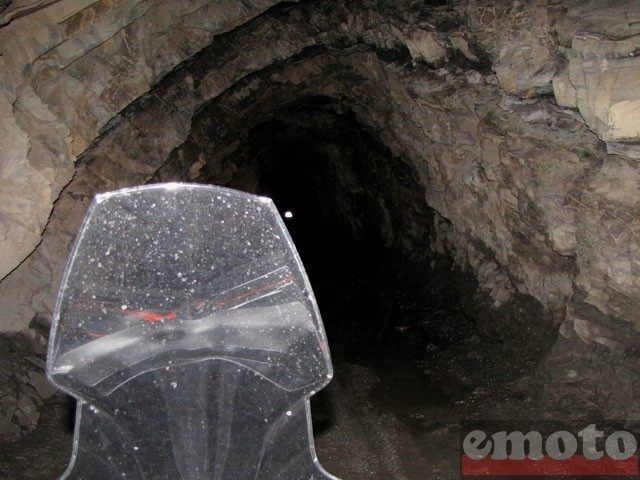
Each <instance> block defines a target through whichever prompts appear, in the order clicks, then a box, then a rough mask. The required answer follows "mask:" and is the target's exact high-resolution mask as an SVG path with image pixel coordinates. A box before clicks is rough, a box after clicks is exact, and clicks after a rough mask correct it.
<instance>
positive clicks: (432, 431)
mask: <svg viewBox="0 0 640 480" xmlns="http://www.w3.org/2000/svg"><path fill="white" fill-rule="evenodd" d="M238 136H240V137H241V138H243V141H242V142H241V143H240V145H239V146H238V147H237V148H236V149H235V150H234V151H233V153H232V154H230V155H229V156H228V157H226V158H224V159H223V160H218V161H219V162H221V163H225V164H227V165H228V164H232V165H234V167H233V168H232V170H233V171H234V172H236V173H235V177H234V178H232V179H231V180H230V181H229V184H228V185H229V186H232V187H233V186H238V185H239V186H243V184H244V185H246V182H247V180H246V179H248V178H251V179H253V182H252V183H251V185H253V188H252V190H253V192H254V193H259V194H263V195H267V196H269V197H271V198H273V200H274V202H275V204H276V206H277V207H278V209H279V211H280V212H281V214H282V215H283V217H284V219H285V223H286V225H287V227H288V229H289V231H290V233H291V235H292V238H293V240H294V242H295V244H296V247H297V249H298V250H299V252H300V255H301V257H302V261H303V263H304V265H305V268H306V269H307V273H308V275H309V277H310V280H311V284H312V287H313V289H314V292H315V294H316V297H317V299H318V303H319V307H320V311H321V314H322V316H323V320H324V323H325V327H326V330H327V334H328V337H329V342H330V347H331V351H332V357H333V360H334V365H335V372H336V374H335V378H334V381H333V382H332V383H331V384H330V385H329V387H327V388H326V389H325V390H323V391H321V392H319V393H318V394H317V395H316V396H315V397H313V398H312V410H313V419H314V430H315V434H316V446H317V448H318V455H319V458H320V460H321V462H322V463H323V465H324V466H325V467H326V468H327V469H328V471H330V472H332V473H334V474H336V475H338V476H339V477H341V478H345V479H348V478H353V479H356V478H358V479H359V478H372V479H373V478H389V479H391V478H394V479H396V478H426V477H428V478H451V475H452V472H454V471H455V470H456V468H457V463H456V462H457V456H456V455H455V454H454V455H446V454H444V455H443V452H450V453H452V452H456V451H457V450H456V449H457V448H458V443H457V442H458V438H457V431H458V429H459V428H460V425H459V423H460V421H461V419H462V418H466V417H467V416H469V415H473V414H480V412H482V411H485V409H486V408H489V405H490V404H492V403H493V402H494V401H495V400H496V395H495V392H494V391H493V389H494V388H497V387H498V386H499V385H505V384H506V383H508V382H510V381H512V380H514V379H515V378H517V377H518V376H519V375H521V374H522V371H523V370H522V369H523V368H524V364H523V362H522V361H521V359H515V358H514V359H512V361H511V362H510V363H501V362H500V358H501V357H502V356H503V355H505V353H504V345H503V344H502V343H501V342H500V341H499V340H495V339H491V338H487V337H482V333H481V332H479V331H478V325H477V320H476V319H475V318H474V316H473V313H471V312H470V311H469V310H468V308H469V306H470V304H471V302H470V301H468V300H469V298H467V299H466V300H465V298H464V296H465V295H467V297H471V296H473V294H474V288H475V287H476V286H475V284H474V281H473V279H472V278H469V276H468V275H464V274H463V273H462V272H459V271H456V270H455V269H453V268H452V266H453V260H452V259H451V258H449V257H447V256H446V255H440V256H437V255H430V254H428V253H427V252H429V251H431V249H430V248H429V242H430V241H432V240H433V238H434V236H435V232H434V231H432V230H430V229H431V228H433V227H432V226H433V225H434V219H435V217H436V215H437V214H436V213H435V212H434V211H433V210H432V209H431V208H430V207H429V206H428V205H427V204H426V202H425V200H424V187H423V186H422V185H421V184H420V182H419V180H418V175H417V173H416V172H415V170H414V169H413V167H412V166H411V165H410V164H409V163H408V162H407V161H405V160H403V159H402V158H398V157H396V156H394V155H393V154H392V153H391V152H390V151H389V149H388V148H386V147H385V145H384V144H383V143H382V142H381V141H380V139H379V138H378V137H377V136H376V135H375V134H374V133H372V132H370V131H369V130H368V129H367V128H366V127H365V126H364V125H363V124H362V123H361V122H359V120H358V118H357V116H356V115H355V114H354V112H352V111H351V110H350V109H348V108H347V107H345V106H344V105H341V104H340V103H337V102H335V101H333V100H331V99H328V98H323V97H311V98H305V99H303V100H300V101H298V102H296V103H295V104H293V105H288V106H286V107H284V108H280V109H278V110H276V111H273V112H270V113H269V115H268V116H267V117H266V118H265V119H264V120H263V121H261V122H258V123H256V124H255V125H254V126H253V127H252V128H251V129H250V130H249V131H248V132H247V133H246V134H240V135H238ZM200 141H201V142H202V141H203V140H200ZM214 170H215V169H214ZM245 188H246V187H245ZM479 366H480V368H479ZM500 400H501V401H504V398H501V399H500ZM354 449H355V453H354ZM438 472H443V473H442V475H443V476H442V477H439V476H438Z"/></svg>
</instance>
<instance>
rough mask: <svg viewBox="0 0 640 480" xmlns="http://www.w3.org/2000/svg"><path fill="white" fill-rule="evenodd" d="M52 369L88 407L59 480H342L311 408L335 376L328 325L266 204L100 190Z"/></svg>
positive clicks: (68, 288)
mask: <svg viewBox="0 0 640 480" xmlns="http://www.w3.org/2000/svg"><path fill="white" fill-rule="evenodd" d="M47 373H48V376H49V378H50V379H51V380H52V381H53V382H54V383H55V384H57V385H58V386H59V387H60V388H61V389H63V390H65V391H66V392H68V393H70V394H71V395H73V396H75V397H76V398H78V399H79V400H80V401H79V407H78V412H77V420H76V433H75V438H74V454H73V459H72V462H71V465H70V467H69V469H68V470H67V473H66V474H65V478H105V479H106V478H109V479H112V478H121V477H123V476H124V477H126V478H141V479H147V478H148V479H161V478H167V479H169V478H171V479H176V478H183V479H201V478H202V479H205V478H207V479H212V478H214V479H227V478H228V479H243V478H261V479H262V478H283V479H285V478H286V479H295V478H305V479H306V478H334V477H331V476H330V475H329V474H327V473H326V472H324V471H323V470H322V469H321V468H320V466H319V465H318V462H317V459H316V458H315V453H314V451H313V440H312V435H311V431H310V416H309V406H308V399H309V397H310V396H311V395H312V394H313V393H314V392H316V391H317V390H319V389H321V388H323V387H324V386H325V385H326V384H327V383H328V382H329V380H330V379H331V376H332V366H331V361H330V356H329V351H328V348H327V342H326V337H325V333H324V328H323V325H322V321H321V319H320V315H319V313H318V309H317V305H316V302H315V298H314V296H313V293H312V291H311V288H310V286H309V282H308V280H307V277H306V274H305V273H304V269H303V267H302V264H301V262H300V259H299V257H298V255H297V253H296V251H295V248H294V247H293V243H292V242H291V239H290V237H289V235H288V233H287V231H286V228H285V227H284V224H283V222H282V220H281V218H280V216H279V214H278V212H277V210H276V208H275V206H274V205H273V203H272V202H271V200H269V199H267V198H263V197H258V196H254V195H250V194H245V193H241V192H237V191H233V190H229V189H224V188H220V187H213V186H198V185H186V184H163V185H156V186H148V187H138V188H132V189H125V190H120V191H117V192H113V193H106V194H102V195H98V196H97V197H96V198H95V200H94V202H93V203H92V205H91V207H90V208H89V211H88V213H87V216H86V219H85V222H84V224H83V226H82V228H81V230H80V233H79V235H78V238H77V240H76V243H75V246H74V248H73V251H72V253H71V257H70V260H69V263H68V266H67V271H66V273H65V277H64V279H63V283H62V286H61V288H60V293H59V297H58V303H57V306H56V309H55V312H54V321H53V325H52V335H51V339H50V346H49V355H48V362H47Z"/></svg>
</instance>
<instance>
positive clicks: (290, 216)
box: [284, 210, 293, 219]
mask: <svg viewBox="0 0 640 480" xmlns="http://www.w3.org/2000/svg"><path fill="white" fill-rule="evenodd" d="M284 218H286V219H291V218H293V212H292V211H291V210H287V211H286V212H284Z"/></svg>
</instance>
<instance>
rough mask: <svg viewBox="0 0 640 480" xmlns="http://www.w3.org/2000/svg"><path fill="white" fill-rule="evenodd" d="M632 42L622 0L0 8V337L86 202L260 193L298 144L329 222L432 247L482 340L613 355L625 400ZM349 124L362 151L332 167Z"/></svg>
mask: <svg viewBox="0 0 640 480" xmlns="http://www.w3.org/2000/svg"><path fill="white" fill-rule="evenodd" d="M638 52H640V6H639V5H638V4H637V2H634V1H633V0H626V1H623V0H616V1H609V2H582V1H577V0H576V1H566V2H560V1H551V0H549V1H534V2H511V1H488V0H452V1H448V2H445V1H413V0H403V1H385V0H378V1H375V0H367V1H360V2H348V3H347V4H344V3H343V2H338V1H315V2H312V1H302V2H282V3H279V2H277V1H275V0H247V1H242V2H239V1H236V0H227V1H224V0H223V1H215V2H214V1H207V0H193V1H189V2H186V1H184V2H183V1H180V2H176V1H173V0H154V1H136V0H102V1H95V0H59V1H13V2H6V1H5V2H0V63H1V64H2V68H1V69H0V131H1V132H2V137H1V138H2V160H1V164H0V241H1V242H2V246H1V248H2V252H3V253H2V256H1V258H0V277H2V281H1V283H0V308H1V309H2V311H3V313H4V315H3V317H2V320H1V321H0V330H1V331H4V332H18V331H26V330H28V328H29V325H30V324H31V322H32V321H33V320H34V318H35V319H45V321H46V319H48V318H50V315H51V311H52V309H53V305H54V302H55V298H56V292H57V287H58V285H59V281H60V278H61V275H62V272H63V269H64V265H65V261H66V257H67V254H68V251H69V248H70V245H71V243H72V241H73V238H74V236H75V233H76V232H77V230H78V228H79V225H80V222H81V220H82V217H83V215H84V213H85V211H86V208H87V206H88V204H89V202H90V200H91V198H92V196H93V195H94V194H95V193H97V192H100V191H105V190H111V189H115V188H118V187H124V186H130V185H138V184H144V183H148V182H154V181H166V180H180V181H198V182H211V183H217V184H222V185H227V186H231V187H235V188H241V189H245V190H249V191H257V192H265V193H271V194H273V195H277V192H275V193H274V192H268V191H266V190H268V189H267V188H266V187H265V186H264V185H263V184H262V183H264V182H263V180H261V176H260V175H261V172H262V173H264V172H268V171H269V168H272V169H276V170H277V169H278V168H281V170H280V171H282V167H278V166H277V165H276V166H273V165H271V166H270V165H269V163H268V162H269V161H272V160H273V158H276V157H278V156H283V157H286V158H287V159H288V160H286V161H288V162H290V163H289V164H287V165H288V168H289V169H291V168H293V169H294V170H295V166H294V164H293V163H291V162H292V160H291V158H293V157H294V156H295V152H296V151H297V152H300V151H301V150H303V149H304V148H305V146H306V147H307V148H308V151H305V155H307V154H308V155H310V156H313V155H315V157H314V158H319V159H323V158H325V159H326V158H328V159H333V160H332V161H328V163H327V165H325V166H324V167H322V168H325V169H326V174H323V175H324V177H323V179H324V184H323V187H322V188H324V190H323V191H324V192H325V193H324V195H325V196H332V198H336V199H337V200H335V203H334V204H332V205H336V206H337V208H338V213H337V215H338V216H340V215H341V218H342V223H343V224H344V226H345V228H346V229H351V230H352V232H356V233H357V232H362V231H364V230H366V228H367V226H366V225H364V224H363V223H362V222H360V223H358V221H356V220H354V218H358V215H355V214H354V212H356V210H357V209H358V208H360V209H361V210H362V209H364V211H366V212H368V214H369V215H370V216H372V218H374V221H373V225H374V228H375V229H377V230H378V231H379V232H378V233H379V237H380V242H381V243H382V244H384V245H386V246H387V247H393V248H396V249H399V250H400V251H402V252H403V255H404V256H405V257H408V258H413V259H419V260H420V261H423V262H426V263H425V264H429V262H430V261H432V260H433V259H434V258H436V257H437V256H439V255H441V256H446V257H449V258H451V259H452V262H453V264H454V265H455V268H457V269H458V270H460V271H465V272H468V273H470V274H471V275H472V276H473V277H474V278H475V281H476V282H477V287H478V292H479V295H480V296H482V298H484V299H485V300H486V302H485V303H486V304H487V305H488V307H487V308H489V311H492V312H503V313H504V312H511V313H510V314H509V315H506V316H505V315H502V316H501V317H500V318H501V320H500V322H503V323H498V326H499V328H498V327H494V328H495V329H496V331H500V329H501V328H503V327H505V325H507V326H508V325H515V326H517V328H515V329H513V328H512V330H510V333H512V332H514V331H515V332H519V333H518V334H517V335H515V336H514V338H518V339H524V338H529V337H531V336H535V334H536V332H540V331H542V332H544V335H542V336H544V337H545V338H547V337H552V338H556V336H557V340H556V343H555V345H556V347H557V348H555V349H552V350H551V353H550V354H549V356H548V357H547V362H548V365H549V366H550V368H548V369H547V371H548V372H549V373H548V375H551V376H554V377H555V378H556V379H558V380H561V381H565V382H574V383H575V382H577V381H578V380H579V379H581V378H582V377H581V375H582V376H583V377H584V378H587V379H590V378H591V377H592V373H590V372H586V371H583V370H581V369H580V368H578V367H577V366H576V365H578V364H579V363H584V364H587V363H588V361H591V360H593V362H596V361H601V360H602V358H603V355H605V356H611V358H612V359H614V360H615V361H619V363H620V364H624V365H626V366H625V367H624V368H626V369H628V370H623V371H622V373H620V372H619V371H617V370H616V372H618V373H616V374H615V375H613V376H612V377H615V378H616V379H617V380H619V381H620V382H621V383H620V384H621V385H623V386H624V388H623V389H622V390H620V391H621V392H623V393H621V395H626V396H627V397H628V399H631V398H632V397H633V394H634V390H633V388H636V387H634V385H633V381H627V380H624V379H623V377H624V378H626V376H627V375H630V376H631V373H630V372H632V371H633V368H634V367H633V365H634V363H633V362H632V361H631V360H629V359H630V358H635V352H636V351H637V348H638V346H639V345H640V319H638V317H637V311H638V309H639V307H640V260H639V257H638V251H639V249H640V243H639V240H638V232H639V231H640V221H639V220H638V215H637V211H638V200H639V199H640V195H639V185H640V167H639V165H638V159H640V148H639V145H640V143H639V142H640V83H639V82H638V80H637V79H638V75H639V73H640V58H639V57H638ZM347 133H348V135H347ZM353 139H360V140H359V141H361V142H362V144H363V145H367V147H366V149H364V150H362V151H366V152H368V153H367V155H370V157H371V162H370V164H368V163H361V164H352V165H351V164H347V163H346V162H344V161H339V159H341V158H342V159H344V158H347V157H349V151H351V150H353V149H356V148H358V147H357V145H358V142H355V144H354V143H353ZM311 145H315V146H314V147H313V148H315V152H316V153H313V152H312V153H311V154H309V151H311V150H313V148H312V147H311ZM363 148H364V147H363ZM265 152H266V153H265ZM292 152H293V153H292ZM331 152H333V153H331ZM364 156H365V155H359V156H358V157H359V158H363V157H364ZM261 182H262V183H261ZM345 192H350V193H351V194H353V195H351V194H350V195H345ZM356 194H358V195H360V197H361V201H360V204H361V206H357V205H355V203H354V202H353V197H354V195H356ZM340 195H342V197H341V196H340ZM362 205H364V207H363V206H362ZM365 223H366V221H365ZM354 234H355V233H354ZM523 299H527V300H526V301H527V302H534V303H535V304H536V305H537V308H538V310H536V312H537V314H536V316H533V317H531V316H529V317H526V316H524V315H520V314H518V313H517V312H518V310H517V309H516V310H513V309H511V310H510V308H511V306H513V305H517V304H519V303H518V302H522V301H523ZM514 312H515V313H514ZM490 316H491V315H489V317H490ZM494 317H495V318H498V317H499V315H497V314H495V315H494ZM523 319H526V321H525V320H523ZM509 322H511V323H509ZM558 333H559V335H558ZM567 345H571V346H572V347H571V349H569V348H568V347H567ZM567 352H570V353H567ZM607 358H609V357H607ZM612 362H613V360H612ZM614 363H615V362H614ZM612 364H613V363H612ZM616 365H617V364H616ZM611 368H612V369H613V367H611ZM616 368H617V367H616ZM612 371H614V370H612ZM601 373H602V372H601ZM604 377H607V375H604V376H603V375H599V376H598V379H599V380H598V382H600V383H598V385H600V387H597V388H605V387H603V386H602V385H604V384H602V382H603V380H602V379H603V378H604ZM612 377H611V376H610V377H609V378H612ZM576 378H577V379H578V380H576ZM612 381H613V380H612ZM595 388H596V387H594V389H595ZM594 391H595V390H594ZM626 405H629V401H627V402H626Z"/></svg>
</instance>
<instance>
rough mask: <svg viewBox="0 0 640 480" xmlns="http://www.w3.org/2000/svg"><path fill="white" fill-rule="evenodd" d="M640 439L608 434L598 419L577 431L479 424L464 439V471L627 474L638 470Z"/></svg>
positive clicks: (628, 433) (488, 473)
mask: <svg viewBox="0 0 640 480" xmlns="http://www.w3.org/2000/svg"><path fill="white" fill-rule="evenodd" d="M637 447H638V444H637V441H636V438H635V436H634V435H633V434H631V433H630V432H627V431H614V432H613V433H610V434H608V435H606V434H605V432H604V431H602V430H598V428H597V427H596V425H595V424H591V425H589V426H588V427H586V428H583V429H581V430H580V431H579V432H578V433H577V435H574V434H573V433H571V432H569V431H567V430H559V431H553V432H550V433H549V434H546V435H543V434H541V433H540V432H538V431H535V430H532V431H529V432H528V433H526V434H525V433H523V432H521V431H511V432H507V431H506V430H505V431H497V432H495V433H493V434H491V435H489V434H487V433H486V431H484V430H480V429H475V430H471V431H469V432H468V433H467V434H466V436H464V439H463V441H462V475H463V476H475V475H501V476H504V475H511V476H521V475H522V476H525V475H549V476H551V475H557V476H562V475H607V476H610V475H625V476H638V455H637Z"/></svg>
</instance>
